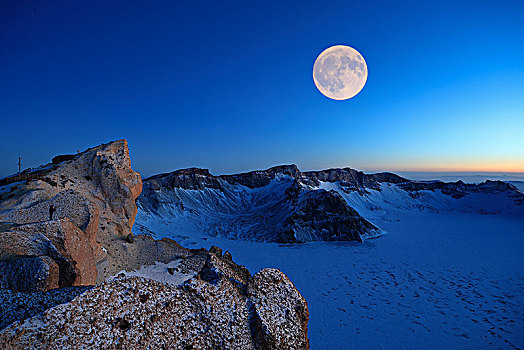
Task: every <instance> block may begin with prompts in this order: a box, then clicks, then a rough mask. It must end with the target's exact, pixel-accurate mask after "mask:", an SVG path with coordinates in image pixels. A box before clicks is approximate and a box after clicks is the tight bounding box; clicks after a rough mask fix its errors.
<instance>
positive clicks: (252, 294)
mask: <svg viewBox="0 0 524 350" xmlns="http://www.w3.org/2000/svg"><path fill="white" fill-rule="evenodd" d="M210 176H211V175H210V174H209V173H206V172H205V171H199V170H195V169H193V170H189V171H181V172H178V173H177V174H176V175H172V176H170V177H169V176H168V177H164V176H160V177H159V178H158V180H159V181H160V182H161V185H162V186H164V185H166V184H170V185H171V186H186V187H191V188H193V189H197V188H212V187H213V186H214V184H220V185H222V184H224V183H227V182H226V181H225V180H224V179H214V178H212V177H211V178H210V179H208V181H207V180H202V177H204V178H207V177H210ZM4 180H5V181H4V183H5V185H4V186H3V187H1V188H0V196H1V197H0V303H1V304H2V308H1V309H0V316H1V317H2V321H0V329H1V331H0V348H1V349H25V348H34V349H47V348H64V349H78V348H96V349H100V348H105V349H113V348H133V349H142V348H144V349H145V348H174V349H188V348H195V349H196V348H235V349H307V348H308V347H309V345H308V339H307V322H308V309H307V303H306V301H305V300H304V298H303V297H302V296H301V295H300V293H299V292H298V291H297V290H296V288H295V287H294V286H293V284H292V283H291V282H290V281H289V280H288V279H287V277H286V276H285V275H284V274H283V273H282V272H280V271H278V270H275V269H266V270H262V271H261V272H259V273H257V274H256V275H255V276H251V273H250V272H249V271H248V270H247V269H246V268H245V267H244V266H241V265H238V264H236V263H235V262H234V261H233V258H232V256H231V254H230V253H229V252H225V253H223V254H222V250H221V249H220V248H218V247H212V249H210V251H209V252H208V251H206V250H205V249H196V250H195V249H186V248H183V247H182V246H180V245H179V244H177V243H176V242H175V241H173V240H171V239H168V238H163V239H160V240H155V239H153V238H151V237H148V236H144V235H137V236H134V235H133V233H132V232H131V229H132V227H133V223H134V221H135V216H136V213H137V207H136V204H135V199H136V198H137V197H138V195H139V194H140V190H141V187H142V183H141V179H140V175H139V174H138V173H136V172H134V171H133V170H132V169H131V163H130V160H129V154H128V149H127V143H126V141H124V140H121V141H116V142H112V143H109V144H105V145H101V146H98V147H95V148H92V149H89V150H86V151H85V152H82V153H79V154H77V155H63V156H57V157H54V158H53V161H52V163H50V164H48V165H45V166H42V167H39V168H37V169H31V170H28V171H26V172H24V173H23V174H17V175H16V176H15V177H11V178H6V179H4ZM14 180H16V181H18V182H15V183H13V181H14ZM19 180H21V181H19ZM153 180H154V179H153ZM154 183H155V182H154V181H152V182H151V186H153V185H154ZM199 186H200V187H199ZM115 275H118V277H116V278H115V277H113V276H115ZM94 284H96V286H91V285H94ZM86 285H87V286H86Z"/></svg>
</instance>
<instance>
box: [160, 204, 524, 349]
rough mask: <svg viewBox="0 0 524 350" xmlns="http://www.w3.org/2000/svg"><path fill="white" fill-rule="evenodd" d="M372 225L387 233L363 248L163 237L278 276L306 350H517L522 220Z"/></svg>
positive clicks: (467, 216) (523, 328) (437, 217)
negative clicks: (305, 332) (299, 306)
mask: <svg viewBox="0 0 524 350" xmlns="http://www.w3.org/2000/svg"><path fill="white" fill-rule="evenodd" d="M166 225H167V226H164V227H158V228H157V229H158V230H155V231H157V232H169V231H170V230H169V225H168V224H166ZM380 225H381V227H383V228H385V229H387V231H389V233H388V234H387V235H384V236H382V237H380V238H377V239H374V240H368V241H366V242H364V243H363V244H360V243H307V244H298V245H279V244H274V243H256V242H247V241H235V240H229V239H225V238H220V237H209V236H207V237H206V236H200V237H195V236H194V235H192V236H191V237H188V236H184V235H169V236H170V237H172V238H174V239H176V240H177V241H179V242H180V243H181V244H182V245H184V246H186V247H189V248H193V247H201V246H204V247H206V248H209V247H210V246H211V245H213V244H214V245H217V246H219V247H221V248H222V249H223V250H224V251H225V250H229V251H230V252H231V253H232V254H233V259H234V260H235V262H237V263H239V264H244V265H246V266H247V267H248V268H249V269H250V271H251V272H252V273H255V272H256V271H258V270H260V269H262V268H264V267H276V268H279V269H281V270H282V271H283V272H284V273H286V274H287V275H288V276H289V278H290V279H291V281H292V282H293V283H294V284H295V286H296V287H297V288H298V289H299V291H300V292H301V293H302V295H303V296H304V297H305V298H306V300H307V302H308V305H309V311H310V321H309V338H310V342H311V348H312V349H353V348H354V349H358V348H370V349H385V348H409V349H442V348H452V349H454V348H470V349H472V348H489V347H494V348H505V349H512V348H522V347H523V346H524V255H523V254H524V218H522V217H518V216H517V217H516V216H503V215H481V214H473V213H460V212H444V213H442V212H441V213H433V212H427V211H423V212H420V211H419V212H416V213H414V214H413V215H410V216H402V218H401V220H400V221H395V220H389V221H383V222H380Z"/></svg>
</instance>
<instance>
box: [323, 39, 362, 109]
mask: <svg viewBox="0 0 524 350" xmlns="http://www.w3.org/2000/svg"><path fill="white" fill-rule="evenodd" d="M367 78H368V67H367V64H366V61H365V60H364V57H362V55H361V54H360V53H359V52H358V51H357V50H355V49H354V48H352V47H349V46H345V45H336V46H332V47H330V48H328V49H326V50H324V51H322V53H321V54H320V55H319V56H318V57H317V59H316V61H315V65H314V66H313V80H314V82H315V85H316V86H317V88H318V90H319V91H320V92H321V93H322V94H323V95H325V96H326V97H329V98H331V99H333V100H347V99H349V98H351V97H353V96H355V95H356V94H358V93H359V92H360V90H362V88H363V87H364V85H365V84H366V80H367Z"/></svg>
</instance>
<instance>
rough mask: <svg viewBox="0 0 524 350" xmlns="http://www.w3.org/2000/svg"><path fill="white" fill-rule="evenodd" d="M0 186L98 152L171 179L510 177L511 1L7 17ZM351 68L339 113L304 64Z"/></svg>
mask: <svg viewBox="0 0 524 350" xmlns="http://www.w3.org/2000/svg"><path fill="white" fill-rule="evenodd" d="M0 6H1V8H0V67H1V69H0V118H1V125H2V126H1V129H0V149H1V153H0V175H7V174H9V173H14V172H16V170H17V166H16V162H17V159H18V156H22V157H24V160H23V165H24V167H31V166H36V165H39V164H43V163H46V162H48V161H50V159H51V157H52V156H53V155H56V154H61V153H71V152H76V150H77V149H79V150H83V149H85V148H88V147H91V146H95V145H97V144H99V143H103V142H107V141H109V140H114V139H119V138H126V139H127V140H128V141H129V145H130V149H131V155H132V160H133V167H134V168H135V169H136V170H138V171H140V172H141V173H142V174H143V175H144V176H148V175H151V174H154V173H158V172H165V171H170V170H173V169H178V168H182V167H189V166H199V167H205V168H210V169H211V171H212V172H213V173H227V172H237V171H245V170H251V169H259V168H266V167H269V166H272V165H276V164H281V163H296V164H298V165H299V167H300V168H302V169H304V170H309V169H319V168H327V167H342V166H351V167H354V168H358V169H364V170H383V169H389V170H401V169H405V170H475V171H476V170H479V171H480V170H488V171H489V170H497V171H524V137H522V135H523V132H524V20H523V19H524V2H523V1H497V2H495V1H489V2H488V1H434V2H433V1H413V2H405V1H392V2H385V1H384V2H381V1H305V0H303V1H296V2H286V1H264V2H251V1H239V2H228V1H204V2H201V1H49V2H43V1H34V2H29V1H11V2H10V3H9V4H8V3H7V2H2V5H0ZM336 44H344V45H349V46H352V47H354V48H356V49H357V50H359V51H360V52H361V53H362V55H363V56H364V58H365V59H366V61H367V64H368V69H369V77H368V81H367V84H366V86H365V87H364V89H363V90H362V92H361V93H360V94H359V95H357V96H356V97H355V98H353V99H350V100H347V101H333V100H330V99H328V98H326V97H324V96H323V95H321V94H320V93H319V92H318V90H317V89H316V87H315V85H314V84H313V80H312V75H311V74H312V73H311V72H312V67H313V63H314V60H315V58H316V57H317V55H318V54H319V53H320V52H321V51H323V50H324V49H326V48H327V47H329V46H331V45H336Z"/></svg>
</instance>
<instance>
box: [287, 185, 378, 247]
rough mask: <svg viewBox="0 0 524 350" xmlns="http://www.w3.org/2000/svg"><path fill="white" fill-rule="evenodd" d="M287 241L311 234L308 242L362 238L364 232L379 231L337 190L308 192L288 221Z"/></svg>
mask: <svg viewBox="0 0 524 350" xmlns="http://www.w3.org/2000/svg"><path fill="white" fill-rule="evenodd" d="M285 227H286V228H287V230H286V232H288V235H289V236H288V237H287V239H284V240H283V241H284V242H297V240H296V238H295V237H296V236H297V233H298V232H300V234H299V236H300V237H307V236H311V239H308V241H362V238H361V236H360V235H361V234H362V233H369V232H372V231H377V230H378V229H377V227H375V226H374V225H373V224H371V223H370V222H369V221H367V220H365V219H364V218H362V217H361V216H360V215H359V214H358V213H357V212H356V211H355V210H354V209H353V208H351V207H350V206H349V205H347V203H346V201H345V200H344V199H343V198H342V197H341V196H340V195H339V194H338V193H337V192H335V191H325V190H319V191H314V192H309V193H306V194H305V196H304V198H303V199H302V200H301V201H300V202H299V204H298V205H297V207H296V210H295V212H294V213H293V214H292V215H291V216H290V217H289V218H288V219H287V220H286V223H285Z"/></svg>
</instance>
